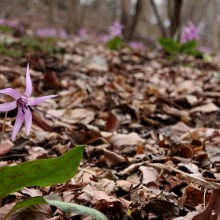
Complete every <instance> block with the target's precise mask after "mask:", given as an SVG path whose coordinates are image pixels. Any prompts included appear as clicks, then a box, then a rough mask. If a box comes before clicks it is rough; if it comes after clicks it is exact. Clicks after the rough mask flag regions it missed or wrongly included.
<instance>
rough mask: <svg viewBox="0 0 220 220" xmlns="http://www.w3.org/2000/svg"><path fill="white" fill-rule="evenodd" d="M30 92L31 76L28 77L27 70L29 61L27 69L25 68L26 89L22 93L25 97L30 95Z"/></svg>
mask: <svg viewBox="0 0 220 220" xmlns="http://www.w3.org/2000/svg"><path fill="white" fill-rule="evenodd" d="M31 93H32V82H31V77H30V72H29V63H28V65H27V70H26V90H25V93H24V95H26V96H27V97H30V96H31Z"/></svg>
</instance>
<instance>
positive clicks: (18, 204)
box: [1, 196, 46, 220]
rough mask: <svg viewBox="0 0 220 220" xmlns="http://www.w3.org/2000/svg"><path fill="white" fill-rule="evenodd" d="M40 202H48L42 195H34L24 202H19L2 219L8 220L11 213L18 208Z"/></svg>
mask: <svg viewBox="0 0 220 220" xmlns="http://www.w3.org/2000/svg"><path fill="white" fill-rule="evenodd" d="M40 204H46V201H45V200H44V198H43V197H41V196H37V197H33V198H30V199H27V200H24V201H22V202H19V203H17V204H16V205H15V206H13V208H12V209H11V210H10V211H9V212H8V214H7V215H6V216H5V217H4V218H3V219H1V220H6V219H7V218H8V217H9V216H10V215H12V214H13V213H14V212H15V211H17V210H18V209H21V208H26V207H28V206H31V205H40Z"/></svg>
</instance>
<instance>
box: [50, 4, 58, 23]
mask: <svg viewBox="0 0 220 220" xmlns="http://www.w3.org/2000/svg"><path fill="white" fill-rule="evenodd" d="M56 7H57V0H49V12H48V22H49V24H51V23H52V24H53V23H54V22H55V17H56Z"/></svg>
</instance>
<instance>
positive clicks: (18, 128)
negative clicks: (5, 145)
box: [11, 108, 24, 141]
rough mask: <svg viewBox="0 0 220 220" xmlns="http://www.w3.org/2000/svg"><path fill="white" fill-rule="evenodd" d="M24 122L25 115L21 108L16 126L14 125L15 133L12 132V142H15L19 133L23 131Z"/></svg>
mask: <svg viewBox="0 0 220 220" xmlns="http://www.w3.org/2000/svg"><path fill="white" fill-rule="evenodd" d="M23 122H24V113H23V112H22V109H21V108H18V114H17V117H16V121H15V124H14V129H13V132H12V136H11V138H12V141H14V140H15V137H16V135H17V133H18V131H19V130H20V129H21V125H22V123H23Z"/></svg>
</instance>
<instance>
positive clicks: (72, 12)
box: [66, 0, 79, 34]
mask: <svg viewBox="0 0 220 220" xmlns="http://www.w3.org/2000/svg"><path fill="white" fill-rule="evenodd" d="M78 18H79V1H78V0H69V2H68V9H67V23H66V29H67V31H68V32H69V33H70V34H73V33H75V32H76V31H77V29H78V22H79V21H78Z"/></svg>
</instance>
